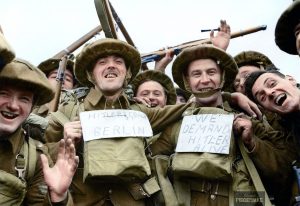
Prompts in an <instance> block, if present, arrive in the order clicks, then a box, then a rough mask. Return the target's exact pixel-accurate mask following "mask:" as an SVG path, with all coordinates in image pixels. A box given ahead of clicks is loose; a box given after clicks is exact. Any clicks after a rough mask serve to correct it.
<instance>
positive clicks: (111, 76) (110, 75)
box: [104, 73, 118, 79]
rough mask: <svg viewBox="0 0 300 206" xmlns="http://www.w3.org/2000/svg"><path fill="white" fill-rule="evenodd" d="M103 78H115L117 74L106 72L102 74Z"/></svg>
mask: <svg viewBox="0 0 300 206" xmlns="http://www.w3.org/2000/svg"><path fill="white" fill-rule="evenodd" d="M104 77H105V78H108V79H109V78H116V77H118V75H117V74H116V73H108V74H106V75H105V76H104Z"/></svg>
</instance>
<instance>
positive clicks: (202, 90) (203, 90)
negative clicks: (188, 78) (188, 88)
mask: <svg viewBox="0 0 300 206" xmlns="http://www.w3.org/2000/svg"><path fill="white" fill-rule="evenodd" d="M210 90H212V89H211V88H205V89H200V90H199V91H200V92H207V91H210Z"/></svg>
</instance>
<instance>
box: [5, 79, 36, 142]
mask: <svg viewBox="0 0 300 206" xmlns="http://www.w3.org/2000/svg"><path fill="white" fill-rule="evenodd" d="M32 106H33V92H31V91H28V90H24V89H22V88H19V87H14V86H11V85H6V86H5V85H4V86H1V87H0V136H5V135H9V134H12V133H13V132H15V131H16V129H17V128H18V127H19V126H20V125H21V124H22V123H23V122H24V121H25V120H26V118H27V117H28V116H29V114H30V112H31V109H32Z"/></svg>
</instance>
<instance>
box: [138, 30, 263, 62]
mask: <svg viewBox="0 0 300 206" xmlns="http://www.w3.org/2000/svg"><path fill="white" fill-rule="evenodd" d="M266 28H267V26H266V25H261V26H256V27H253V28H249V29H245V30H241V31H238V32H233V33H232V34H231V36H230V38H231V39H233V38H236V37H240V36H244V35H247V34H251V33H255V32H258V31H262V30H266ZM208 43H211V41H210V38H207V39H198V40H194V41H189V42H185V43H182V44H179V45H176V46H172V47H169V49H185V48H187V47H191V46H196V45H199V44H208ZM165 54H166V51H165V50H157V51H154V52H149V53H145V54H142V55H141V57H142V58H145V57H148V56H151V55H159V56H164V55H165Z"/></svg>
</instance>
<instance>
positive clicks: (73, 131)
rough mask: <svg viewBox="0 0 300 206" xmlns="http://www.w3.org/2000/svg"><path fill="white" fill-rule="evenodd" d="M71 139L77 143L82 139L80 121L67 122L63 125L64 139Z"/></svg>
mask: <svg viewBox="0 0 300 206" xmlns="http://www.w3.org/2000/svg"><path fill="white" fill-rule="evenodd" d="M67 139H71V140H72V141H73V144H75V145H77V144H78V143H79V142H80V141H81V140H82V127H81V124H80V121H73V122H67V123H66V124H65V125H64V140H65V141H67Z"/></svg>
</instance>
